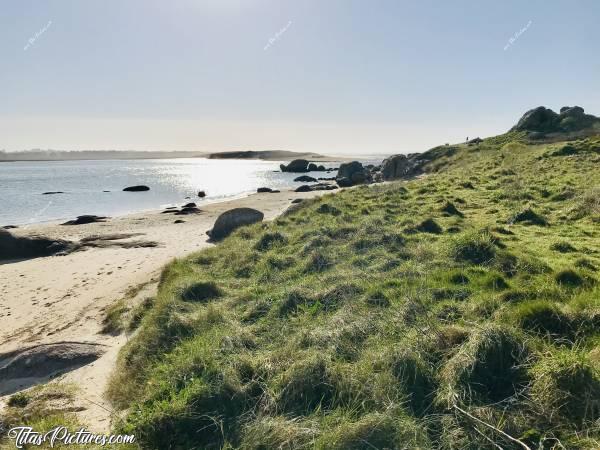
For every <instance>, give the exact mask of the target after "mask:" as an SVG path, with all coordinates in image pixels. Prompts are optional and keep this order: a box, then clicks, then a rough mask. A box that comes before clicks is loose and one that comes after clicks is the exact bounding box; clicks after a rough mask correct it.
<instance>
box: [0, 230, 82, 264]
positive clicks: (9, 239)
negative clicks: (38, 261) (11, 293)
mask: <svg viewBox="0 0 600 450" xmlns="http://www.w3.org/2000/svg"><path fill="white" fill-rule="evenodd" d="M72 246H73V243H72V242H70V241H65V240H61V239H50V238H45V237H38V236H34V237H17V236H14V235H12V234H11V233H9V232H8V231H6V230H3V229H0V260H11V259H25V258H38V257H42V256H50V255H54V254H56V253H60V252H64V251H67V250H69V249H71V247H72Z"/></svg>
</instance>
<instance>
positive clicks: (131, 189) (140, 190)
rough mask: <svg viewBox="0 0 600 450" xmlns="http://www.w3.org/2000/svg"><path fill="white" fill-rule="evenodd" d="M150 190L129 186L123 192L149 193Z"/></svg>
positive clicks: (143, 187) (145, 187) (141, 186)
mask: <svg viewBox="0 0 600 450" xmlns="http://www.w3.org/2000/svg"><path fill="white" fill-rule="evenodd" d="M149 190H150V188H149V187H148V186H143V185H140V186H129V187H126V188H125V189H123V192H144V191H149Z"/></svg>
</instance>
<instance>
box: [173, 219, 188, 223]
mask: <svg viewBox="0 0 600 450" xmlns="http://www.w3.org/2000/svg"><path fill="white" fill-rule="evenodd" d="M173 223H185V220H181V219H177V220H176V221H175V222H173Z"/></svg>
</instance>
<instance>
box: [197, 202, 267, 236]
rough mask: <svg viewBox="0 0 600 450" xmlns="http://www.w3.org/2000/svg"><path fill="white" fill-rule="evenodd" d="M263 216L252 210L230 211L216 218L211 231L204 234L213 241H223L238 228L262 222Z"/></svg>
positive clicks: (238, 209) (237, 209)
mask: <svg viewBox="0 0 600 450" xmlns="http://www.w3.org/2000/svg"><path fill="white" fill-rule="evenodd" d="M264 216H265V215H264V214H263V213H262V212H260V211H258V210H256V209H252V208H234V209H230V210H229V211H226V212H224V213H223V214H221V215H220V216H219V217H218V218H217V220H216V222H215V224H214V226H213V228H212V230H209V231H207V232H206V234H208V235H209V236H210V237H211V239H214V240H217V239H223V238H224V237H226V236H229V235H230V234H231V233H232V232H233V231H234V230H236V229H237V228H239V227H242V226H244V225H251V224H253V223H257V222H262V220H263V218H264Z"/></svg>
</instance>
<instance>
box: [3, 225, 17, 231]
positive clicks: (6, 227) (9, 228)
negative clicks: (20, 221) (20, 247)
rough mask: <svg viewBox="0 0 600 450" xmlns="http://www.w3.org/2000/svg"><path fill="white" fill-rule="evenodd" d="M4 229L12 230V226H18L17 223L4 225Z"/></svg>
mask: <svg viewBox="0 0 600 450" xmlns="http://www.w3.org/2000/svg"><path fill="white" fill-rule="evenodd" d="M2 228H3V229H5V230H12V229H14V228H19V227H18V226H17V225H5V226H3V227H2Z"/></svg>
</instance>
